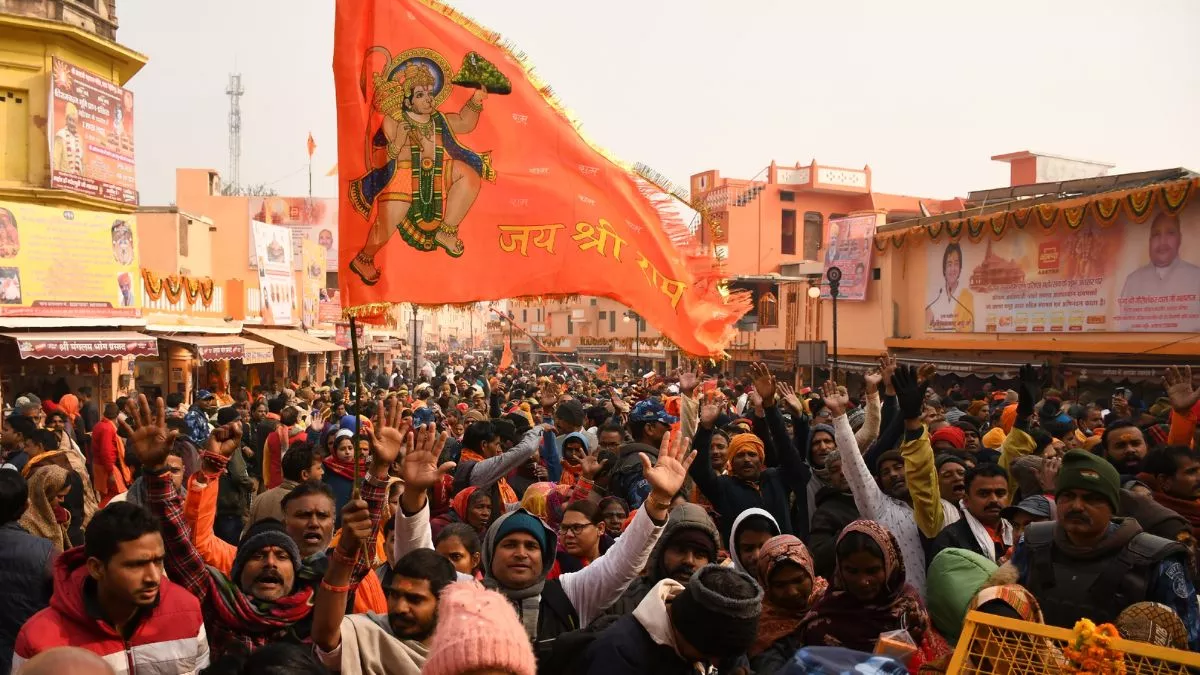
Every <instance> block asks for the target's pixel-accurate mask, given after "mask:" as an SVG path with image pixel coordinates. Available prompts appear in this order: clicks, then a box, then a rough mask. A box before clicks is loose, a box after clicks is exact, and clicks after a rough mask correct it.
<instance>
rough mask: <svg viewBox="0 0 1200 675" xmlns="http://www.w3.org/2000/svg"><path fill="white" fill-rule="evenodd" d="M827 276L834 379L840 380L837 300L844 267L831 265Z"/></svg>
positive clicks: (835, 380)
mask: <svg viewBox="0 0 1200 675" xmlns="http://www.w3.org/2000/svg"><path fill="white" fill-rule="evenodd" d="M825 278H826V279H828V280H829V297H830V299H832V300H833V371H832V373H831V374H832V375H833V381H834V383H836V382H837V381H838V344H837V337H838V330H837V329H838V325H837V301H838V286H839V285H841V282H842V268H840V267H837V266H834V267H830V268H829V270H828V271H826V272H825Z"/></svg>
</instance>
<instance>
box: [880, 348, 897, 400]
mask: <svg viewBox="0 0 1200 675" xmlns="http://www.w3.org/2000/svg"><path fill="white" fill-rule="evenodd" d="M879 372H880V374H882V375H883V391H884V393H885V394H887V395H888V396H895V395H896V387H895V386H893V385H892V375H893V374H895V372H896V357H895V356H892V355H891V354H884V355H883V356H881V357H879Z"/></svg>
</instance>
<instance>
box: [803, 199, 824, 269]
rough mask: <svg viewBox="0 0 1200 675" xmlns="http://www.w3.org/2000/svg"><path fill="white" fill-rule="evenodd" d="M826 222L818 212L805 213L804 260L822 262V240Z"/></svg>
mask: <svg viewBox="0 0 1200 675" xmlns="http://www.w3.org/2000/svg"><path fill="white" fill-rule="evenodd" d="M824 230H825V228H824V221H823V220H822V218H821V214H819V213H817V212H816V211H806V212H805V213H804V259H805V260H820V259H821V258H820V251H821V239H822V238H823V236H824Z"/></svg>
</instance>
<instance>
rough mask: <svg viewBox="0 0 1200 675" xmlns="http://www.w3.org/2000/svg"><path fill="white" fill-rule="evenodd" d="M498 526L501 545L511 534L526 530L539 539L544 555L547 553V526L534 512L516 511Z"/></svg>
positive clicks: (497, 534) (525, 531)
mask: <svg viewBox="0 0 1200 675" xmlns="http://www.w3.org/2000/svg"><path fill="white" fill-rule="evenodd" d="M498 522H499V524H498V525H497V526H496V544H497V545H499V544H500V542H501V541H503V540H504V538H505V537H507V536H508V535H510V534H513V533H514V532H524V533H525V534H528V535H530V536H532V537H533V538H534V539H537V542H538V546H540V547H541V549H542V555H543V556H545V555H546V526H545V525H544V524H543V523H542V521H540V520H538V519H537V518H536V517H535V516H533V515H532V514H530V513H528V512H526V511H514V512H513V513H512V515H510V516H509V517H507V518H505V519H504V520H503V521H498Z"/></svg>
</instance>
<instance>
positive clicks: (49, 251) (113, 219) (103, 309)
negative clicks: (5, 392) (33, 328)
mask: <svg viewBox="0 0 1200 675" xmlns="http://www.w3.org/2000/svg"><path fill="white" fill-rule="evenodd" d="M136 227H137V222H136V219H135V217H134V216H133V215H131V214H115V213H102V212H98V211H83V210H78V209H67V210H64V209H56V208H52V207H49V206H36V205H33V204H23V203H15V202H0V316H44V317H76V318H84V317H88V318H118V317H139V316H141V311H142V310H141V293H140V292H139V291H138V285H137V283H136V282H137V278H138V276H139V274H140V273H139V269H140V268H139V267H138V249H137V239H136Z"/></svg>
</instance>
